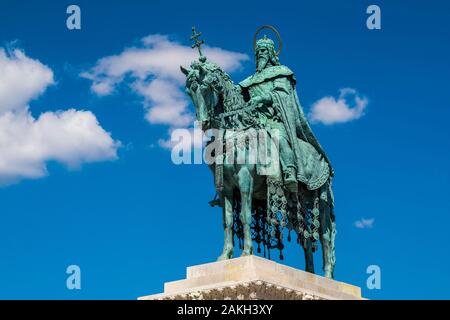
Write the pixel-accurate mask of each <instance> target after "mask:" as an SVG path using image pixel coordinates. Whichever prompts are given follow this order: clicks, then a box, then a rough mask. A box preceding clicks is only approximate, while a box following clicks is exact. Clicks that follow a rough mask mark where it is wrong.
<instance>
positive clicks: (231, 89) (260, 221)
mask: <svg viewBox="0 0 450 320" xmlns="http://www.w3.org/2000/svg"><path fill="white" fill-rule="evenodd" d="M199 52H200V58H199V60H198V61H197V60H195V61H193V62H192V63H191V65H190V67H189V68H184V67H182V66H181V71H182V72H183V73H184V74H185V76H186V92H187V94H188V95H189V96H190V97H191V99H192V102H193V104H194V106H195V110H196V119H197V121H198V122H199V123H200V124H201V128H202V130H203V131H205V132H208V131H211V130H213V131H214V132H215V134H214V135H213V138H212V139H211V140H210V141H209V142H208V143H207V145H206V147H205V148H210V150H212V151H211V156H212V158H213V161H211V164H210V165H209V166H210V168H211V170H212V172H213V175H214V181H215V187H216V191H217V195H216V199H215V200H214V201H212V203H211V204H212V205H219V206H221V207H222V213H223V228H224V246H223V250H222V253H221V255H220V256H219V258H218V260H223V259H231V258H233V252H234V238H235V236H236V238H237V239H238V240H239V246H240V248H242V254H241V256H246V255H252V254H253V253H254V246H253V242H256V244H257V246H258V248H257V251H258V253H259V252H261V246H262V247H263V250H264V256H266V255H268V257H269V259H270V252H271V250H273V249H277V250H279V253H280V259H281V260H282V259H283V248H284V244H283V242H284V236H285V233H288V240H289V241H290V239H291V236H290V234H291V231H293V232H295V233H296V235H297V242H298V243H299V244H300V245H301V246H302V247H303V249H304V253H305V266H306V267H305V269H306V271H308V272H311V273H314V262H313V252H315V251H316V249H317V241H318V240H320V242H321V245H322V253H323V270H324V272H325V276H326V277H328V278H333V272H334V266H335V249H334V240H335V235H336V227H335V217H334V213H333V208H334V203H333V202H334V200H333V193H332V189H331V180H332V171H331V170H330V168H329V167H328V164H327V162H326V161H325V160H324V159H323V157H322V156H321V155H320V154H319V153H318V152H317V150H316V149H315V148H314V147H313V146H312V145H311V144H310V143H308V142H307V141H304V140H302V139H300V138H297V137H296V138H295V139H298V141H296V142H297V143H298V144H299V146H300V147H299V150H302V151H303V153H304V154H305V160H304V161H305V163H306V164H305V166H304V168H303V169H304V170H305V174H307V173H308V170H312V169H311V168H316V167H317V163H318V164H319V165H320V166H321V168H322V167H323V168H325V169H324V170H322V171H321V172H322V180H324V181H322V182H321V183H320V184H317V182H316V184H314V185H308V184H304V183H299V184H298V185H296V188H295V189H294V190H293V189H292V188H288V187H287V186H286V183H285V181H284V180H283V174H282V169H281V163H280V155H279V148H280V142H279V141H278V139H279V137H277V134H276V130H268V129H267V127H266V126H265V125H264V121H263V120H262V111H261V110H260V108H259V107H261V104H256V105H255V104H251V103H249V102H248V101H246V100H245V97H244V95H243V94H242V90H241V88H240V87H239V86H237V85H235V84H234V83H233V82H232V80H231V78H230V76H229V75H228V74H227V73H226V72H225V71H223V70H222V69H221V68H220V67H219V66H218V65H216V64H215V63H213V62H210V61H208V60H207V58H206V57H205V56H203V55H202V53H201V51H200V50H199ZM212 146H214V148H211V147H212ZM224 149H225V151H224ZM261 149H262V150H263V151H261ZM260 155H263V157H262V158H264V159H263V160H264V161H260V160H261V159H260ZM255 159H256V161H255ZM318 159H319V160H318ZM308 168H309V169H308ZM316 171H317V170H316ZM323 172H325V173H323ZM323 177H325V178H323ZM286 230H287V232H285V231H286Z"/></svg>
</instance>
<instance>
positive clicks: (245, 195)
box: [238, 166, 253, 256]
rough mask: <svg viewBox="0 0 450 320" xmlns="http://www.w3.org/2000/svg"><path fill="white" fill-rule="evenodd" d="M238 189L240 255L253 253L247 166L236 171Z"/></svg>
mask: <svg viewBox="0 0 450 320" xmlns="http://www.w3.org/2000/svg"><path fill="white" fill-rule="evenodd" d="M238 183H239V191H240V192H241V212H240V218H241V223H242V227H243V231H244V250H243V251H242V255H241V256H248V255H252V254H253V242H252V235H251V230H250V226H251V222H252V193H253V177H252V175H251V174H250V171H249V169H248V168H247V167H245V166H244V167H243V168H242V169H241V170H239V173H238Z"/></svg>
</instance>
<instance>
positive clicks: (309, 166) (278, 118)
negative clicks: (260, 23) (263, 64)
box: [239, 65, 332, 190]
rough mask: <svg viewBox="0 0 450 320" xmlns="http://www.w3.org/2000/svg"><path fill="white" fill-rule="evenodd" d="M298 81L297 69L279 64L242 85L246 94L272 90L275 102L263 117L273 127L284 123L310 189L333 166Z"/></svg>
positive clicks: (299, 176)
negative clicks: (302, 103)
mask: <svg viewBox="0 0 450 320" xmlns="http://www.w3.org/2000/svg"><path fill="white" fill-rule="evenodd" d="M295 84H296V80H295V75H294V73H293V72H292V71H291V70H290V69H289V68H288V67H286V66H282V65H279V66H270V67H267V68H265V69H263V70H262V71H261V72H257V73H255V74H254V75H252V76H250V77H248V78H247V79H245V80H243V81H241V82H240V83H239V86H240V87H241V90H242V92H243V94H244V97H245V96H249V97H250V98H251V97H255V96H258V95H266V94H270V96H271V98H272V104H271V105H267V106H263V108H262V109H263V110H264V109H265V111H262V121H263V122H265V121H267V122H268V124H269V127H273V126H274V125H275V127H276V124H277V123H281V124H282V126H283V129H284V130H282V132H283V133H284V134H285V135H286V136H287V139H288V141H289V143H290V145H291V148H292V151H293V152H294V156H295V164H296V167H297V180H298V181H300V182H303V183H304V184H305V185H306V186H307V188H308V189H309V190H316V189H318V188H320V187H321V186H322V185H324V184H325V183H326V182H327V181H328V179H329V177H330V175H331V172H332V169H331V164H330V162H329V160H328V158H327V156H326V154H325V152H324V150H323V149H322V147H321V145H320V144H319V142H318V140H317V139H316V137H315V136H314V133H313V132H312V130H311V127H310V126H309V124H308V121H307V119H306V117H305V115H304V112H303V110H302V107H301V106H300V102H299V100H298V96H297V92H296V89H295Z"/></svg>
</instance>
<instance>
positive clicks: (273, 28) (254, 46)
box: [253, 26, 282, 56]
mask: <svg viewBox="0 0 450 320" xmlns="http://www.w3.org/2000/svg"><path fill="white" fill-rule="evenodd" d="M262 29H271V30H272V31H273V32H275V34H276V35H277V38H278V43H279V46H278V51H277V53H276V55H277V56H278V55H279V54H280V52H281V48H282V43H281V37H280V34H279V33H278V31H277V29H275V27H272V26H261V27H259V28H258V29H256V32H255V35H254V36H253V50H256V36H257V35H258V33H259V32H260V31H261V30H262Z"/></svg>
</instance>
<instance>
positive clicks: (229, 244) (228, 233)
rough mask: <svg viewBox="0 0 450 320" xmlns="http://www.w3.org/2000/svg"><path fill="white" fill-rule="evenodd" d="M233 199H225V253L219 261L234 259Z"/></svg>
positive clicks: (223, 210) (223, 214)
mask: <svg viewBox="0 0 450 320" xmlns="http://www.w3.org/2000/svg"><path fill="white" fill-rule="evenodd" d="M232 201H233V198H232V197H229V196H226V195H225V196H224V197H223V204H222V217H223V232H224V242H223V251H222V254H221V255H220V256H219V258H218V259H217V261H221V260H227V259H231V258H233V202H232Z"/></svg>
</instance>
